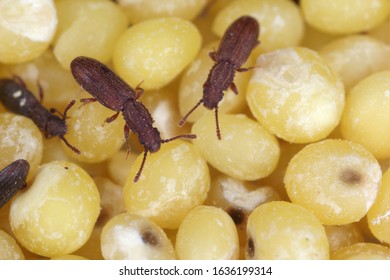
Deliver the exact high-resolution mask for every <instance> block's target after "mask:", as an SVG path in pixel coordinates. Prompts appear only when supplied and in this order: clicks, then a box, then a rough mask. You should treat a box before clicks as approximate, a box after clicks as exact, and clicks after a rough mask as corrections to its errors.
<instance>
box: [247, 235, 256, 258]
mask: <svg viewBox="0 0 390 280" xmlns="http://www.w3.org/2000/svg"><path fill="white" fill-rule="evenodd" d="M246 254H247V256H248V257H250V258H253V257H254V256H255V244H254V243H253V239H252V237H248V243H247V245H246Z"/></svg>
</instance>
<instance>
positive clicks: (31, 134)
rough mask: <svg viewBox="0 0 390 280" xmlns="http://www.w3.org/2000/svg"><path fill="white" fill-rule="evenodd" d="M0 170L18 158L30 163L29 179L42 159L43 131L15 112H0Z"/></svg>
mask: <svg viewBox="0 0 390 280" xmlns="http://www.w3.org/2000/svg"><path fill="white" fill-rule="evenodd" d="M0 131H1V135H0V155H1V156H0V170H2V169H3V168H4V167H6V166H7V165H9V164H10V163H11V162H13V161H15V160H17V159H25V160H27V161H28V163H29V164H30V170H29V174H28V177H27V178H28V180H30V179H31V178H32V177H33V174H34V173H35V172H36V170H37V168H38V166H39V164H40V163H41V160H42V150H43V142H42V133H41V131H40V130H39V128H38V127H37V126H36V125H35V124H34V122H33V121H32V120H31V119H29V118H27V117H24V116H20V115H16V114H13V113H1V114H0Z"/></svg>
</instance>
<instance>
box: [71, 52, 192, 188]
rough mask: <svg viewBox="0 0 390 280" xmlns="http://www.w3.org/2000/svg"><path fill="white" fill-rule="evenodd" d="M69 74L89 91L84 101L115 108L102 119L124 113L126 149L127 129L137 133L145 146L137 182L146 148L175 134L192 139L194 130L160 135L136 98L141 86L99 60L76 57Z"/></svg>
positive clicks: (155, 146) (157, 145)
mask: <svg viewBox="0 0 390 280" xmlns="http://www.w3.org/2000/svg"><path fill="white" fill-rule="evenodd" d="M70 68H71V71H72V74H73V76H74V78H75V79H76V81H77V82H78V83H79V84H80V85H81V87H82V88H83V89H84V90H86V91H87V92H89V93H90V94H91V95H92V96H93V98H84V99H81V100H80V101H81V102H83V103H84V104H85V103H89V102H94V101H99V102H100V103H101V104H102V105H104V106H105V107H107V108H109V109H111V110H113V111H116V113H115V114H114V115H112V116H111V117H108V118H107V119H106V120H105V122H107V123H110V122H112V121H114V120H115V119H116V118H117V117H118V114H119V113H120V112H122V114H123V118H124V119H125V122H126V125H125V127H124V136H125V140H126V144H127V151H128V152H129V150H130V148H129V143H128V140H129V135H130V131H132V132H133V133H134V134H136V135H137V137H138V141H139V142H140V143H141V145H142V146H143V147H144V155H143V160H142V163H141V166H140V168H139V170H138V172H137V175H136V176H135V178H134V182H137V181H138V179H139V177H140V175H141V172H142V169H143V166H144V164H145V160H146V156H147V154H148V152H150V153H154V152H157V151H158V150H159V149H160V146H161V144H162V143H166V142H169V141H172V140H175V139H178V138H187V139H194V138H196V135H194V134H184V135H178V136H175V137H173V138H170V139H161V136H160V132H159V131H158V129H157V128H155V127H153V122H154V121H153V118H152V116H151V115H150V113H149V111H148V109H147V108H146V107H145V106H144V105H143V104H142V103H141V102H139V101H137V99H138V98H139V97H140V96H141V95H142V94H143V89H141V88H140V87H139V86H137V87H136V88H135V89H133V88H132V87H131V86H130V85H128V84H127V83H126V82H125V81H123V80H122V79H121V78H120V77H119V76H117V75H116V74H115V73H114V72H113V71H111V70H110V69H109V68H108V67H107V66H105V65H104V64H102V63H101V62H99V61H97V60H95V59H93V58H89V57H85V56H79V57H76V58H75V59H74V60H73V61H72V62H71V64H70Z"/></svg>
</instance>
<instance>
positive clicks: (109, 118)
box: [103, 111, 119, 125]
mask: <svg viewBox="0 0 390 280" xmlns="http://www.w3.org/2000/svg"><path fill="white" fill-rule="evenodd" d="M118 115H119V111H118V112H116V113H115V114H114V115H112V116H111V117H108V118H107V119H105V121H104V123H103V125H104V124H105V123H110V122H113V121H115V120H116V118H117V117H118Z"/></svg>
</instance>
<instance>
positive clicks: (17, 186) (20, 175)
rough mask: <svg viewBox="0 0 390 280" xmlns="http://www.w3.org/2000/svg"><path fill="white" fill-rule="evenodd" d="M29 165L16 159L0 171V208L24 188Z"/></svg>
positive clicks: (22, 160)
mask: <svg viewBox="0 0 390 280" xmlns="http://www.w3.org/2000/svg"><path fill="white" fill-rule="evenodd" d="M29 170H30V164H29V163H28V161H26V160H24V159H18V160H15V161H14V162H12V163H11V164H9V165H8V166H6V167H5V168H4V169H3V170H1V171H0V208H1V207H3V206H4V204H6V203H7V202H8V201H9V200H10V199H11V198H12V197H13V196H14V195H15V194H16V193H17V192H18V191H19V190H21V189H23V188H25V187H26V178H27V175H28V171H29Z"/></svg>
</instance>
